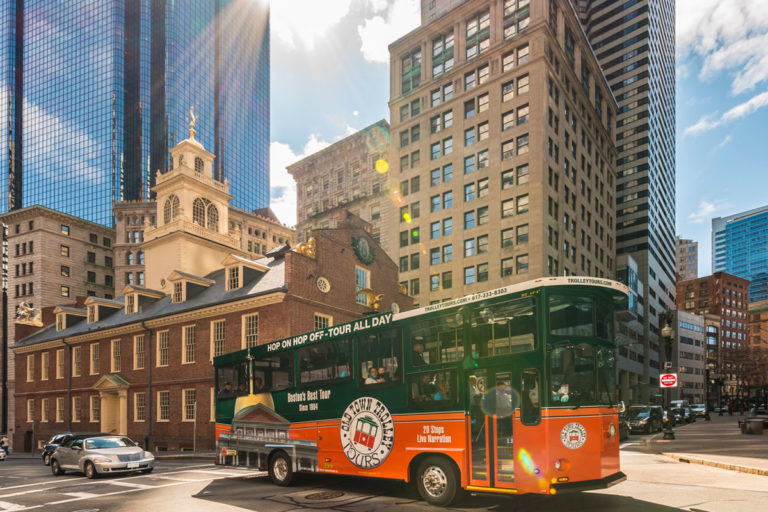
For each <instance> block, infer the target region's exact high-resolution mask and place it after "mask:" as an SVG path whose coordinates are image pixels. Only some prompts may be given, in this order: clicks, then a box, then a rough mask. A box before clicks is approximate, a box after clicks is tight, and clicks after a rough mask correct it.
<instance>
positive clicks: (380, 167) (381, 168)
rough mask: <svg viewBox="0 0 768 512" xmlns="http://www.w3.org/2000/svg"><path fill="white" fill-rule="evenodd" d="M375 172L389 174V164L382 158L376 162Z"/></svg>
mask: <svg viewBox="0 0 768 512" xmlns="http://www.w3.org/2000/svg"><path fill="white" fill-rule="evenodd" d="M376 172H378V173H379V174H387V173H388V172H389V163H388V162H387V161H386V160H384V159H383V158H380V159H379V160H376Z"/></svg>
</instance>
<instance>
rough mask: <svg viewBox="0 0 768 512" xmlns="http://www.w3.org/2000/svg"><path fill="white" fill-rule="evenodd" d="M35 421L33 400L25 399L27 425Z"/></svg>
mask: <svg viewBox="0 0 768 512" xmlns="http://www.w3.org/2000/svg"><path fill="white" fill-rule="evenodd" d="M34 421H35V399H34V398H27V423H34Z"/></svg>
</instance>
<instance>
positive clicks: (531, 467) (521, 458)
mask: <svg viewBox="0 0 768 512" xmlns="http://www.w3.org/2000/svg"><path fill="white" fill-rule="evenodd" d="M517 460H518V462H520V465H521V466H523V469H524V470H525V472H526V473H528V474H529V475H533V474H535V473H536V464H535V463H534V462H533V459H532V458H531V454H530V453H528V450H526V449H525V448H521V449H520V451H519V452H518V453H517Z"/></svg>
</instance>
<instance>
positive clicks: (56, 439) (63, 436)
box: [42, 432, 109, 466]
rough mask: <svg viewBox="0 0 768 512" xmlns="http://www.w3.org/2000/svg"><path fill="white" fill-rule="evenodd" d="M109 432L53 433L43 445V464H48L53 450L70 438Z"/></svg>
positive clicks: (83, 437)
mask: <svg viewBox="0 0 768 512" xmlns="http://www.w3.org/2000/svg"><path fill="white" fill-rule="evenodd" d="M108 435H109V434H101V433H98V432H93V433H90V434H89V433H86V432H83V433H73V432H60V433H58V434H54V435H53V437H51V438H50V439H49V440H48V442H47V443H46V445H45V446H44V447H43V454H42V459H43V464H45V465H46V466H49V465H50V464H51V455H52V454H53V452H55V451H56V448H58V447H59V446H61V445H63V444H64V443H66V442H67V441H69V440H70V439H85V438H86V437H93V436H108Z"/></svg>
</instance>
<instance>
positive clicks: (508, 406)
mask: <svg viewBox="0 0 768 512" xmlns="http://www.w3.org/2000/svg"><path fill="white" fill-rule="evenodd" d="M468 378H469V386H468V389H469V417H470V418H469V419H470V422H469V423H470V425H469V430H470V443H469V451H470V454H469V461H470V484H471V485H477V486H482V487H501V488H512V487H513V486H514V485H513V484H514V480H515V476H514V452H513V445H512V420H513V416H514V411H515V408H516V407H517V398H516V394H515V392H514V391H513V388H512V382H513V380H512V374H511V373H510V372H508V371H503V372H500V371H493V370H477V371H475V372H473V373H471V374H470V375H469V377H468Z"/></svg>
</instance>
